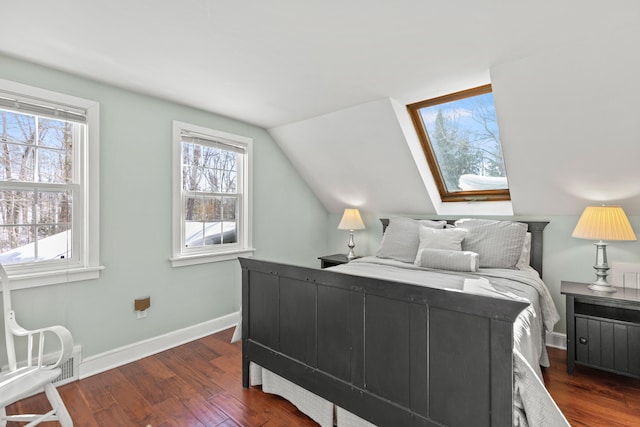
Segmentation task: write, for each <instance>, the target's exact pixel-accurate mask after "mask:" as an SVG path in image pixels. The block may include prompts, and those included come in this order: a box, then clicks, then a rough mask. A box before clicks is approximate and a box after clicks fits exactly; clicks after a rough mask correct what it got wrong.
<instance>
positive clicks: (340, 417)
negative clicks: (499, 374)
mask: <svg viewBox="0 0 640 427" xmlns="http://www.w3.org/2000/svg"><path fill="white" fill-rule="evenodd" d="M331 269H332V270H334V271H338V272H341V273H345V274H352V275H357V276H365V277H375V278H381V279H387V280H393V281H397V282H404V283H410V284H416V285H420V286H429V287H432V288H440V289H448V290H452V291H459V292H470V293H476V294H483V295H488V296H493V297H498V298H509V299H518V300H526V301H527V302H529V303H530V305H529V307H528V308H527V309H525V310H523V311H522V313H520V315H519V316H518V318H517V320H516V322H514V331H513V332H514V420H513V425H514V426H517V427H527V426H529V427H538V426H540V427H543V426H544V427H547V426H554V427H555V426H558V427H561V426H569V424H568V422H567V421H566V419H565V418H564V416H563V415H562V413H561V412H560V410H559V409H558V407H557V406H556V405H555V403H554V402H553V399H552V398H551V396H550V395H549V393H548V392H547V390H546V388H545V387H544V383H543V381H542V372H541V370H540V365H542V366H549V359H548V356H547V352H546V347H545V345H544V335H545V332H546V331H552V330H553V326H554V324H555V323H556V322H557V321H558V320H559V318H560V316H559V314H558V311H557V309H556V307H555V305H554V303H553V300H552V299H551V295H550V294H549V291H548V289H547V287H546V286H545V284H544V283H543V282H542V280H541V279H540V277H539V275H538V273H537V272H536V271H535V270H534V269H528V270H505V269H480V270H479V271H478V272H475V273H460V272H448V271H442V270H431V269H426V268H422V267H417V266H415V265H413V264H409V263H404V262H400V261H394V260H389V259H383V258H377V257H364V258H359V259H356V260H353V261H351V262H350V263H348V264H343V265H339V266H335V267H331ZM426 272H428V273H426ZM265 372H266V373H265ZM260 376H261V377H260ZM280 380H282V381H280ZM254 382H255V383H263V388H264V389H265V391H267V392H272V393H275V394H279V395H281V396H283V397H285V398H287V399H288V400H290V401H291V402H292V403H293V404H294V405H296V406H297V407H298V408H299V409H300V410H302V411H303V412H305V413H307V414H308V415H310V416H311V417H312V418H313V419H315V420H316V421H317V422H318V423H319V424H320V425H321V426H329V427H330V426H331V425H333V424H334V423H335V425H337V426H338V427H364V426H371V425H372V424H370V423H368V422H366V421H364V420H362V419H359V418H358V417H356V416H355V415H353V414H350V413H348V412H346V411H344V410H342V409H340V408H337V407H336V408H333V405H331V404H330V403H329V402H327V401H326V400H324V399H322V398H320V397H318V396H315V399H316V400H315V401H314V399H313V398H312V397H310V396H309V395H310V393H309V392H308V391H306V390H303V389H301V388H300V387H299V386H297V385H295V384H292V383H290V382H288V381H286V380H284V379H282V378H280V377H278V376H276V375H274V374H272V373H270V372H268V371H266V370H263V369H260V368H259V367H254V368H252V383H254ZM265 383H266V384H267V386H266V387H265V386H264V384H265ZM311 396H314V395H311ZM329 414H331V420H332V421H331V422H330V421H329V418H328V417H329ZM550 420H553V424H549V423H548V421H550Z"/></svg>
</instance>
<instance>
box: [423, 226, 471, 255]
mask: <svg viewBox="0 0 640 427" xmlns="http://www.w3.org/2000/svg"><path fill="white" fill-rule="evenodd" d="M466 235H467V231H466V230H462V229H458V228H444V229H434V228H428V227H420V232H419V236H420V244H419V246H418V252H417V253H416V258H415V261H414V263H415V264H418V263H419V262H420V259H421V257H422V250H424V249H446V250H449V251H461V250H462V240H463V239H464V238H465V236H466Z"/></svg>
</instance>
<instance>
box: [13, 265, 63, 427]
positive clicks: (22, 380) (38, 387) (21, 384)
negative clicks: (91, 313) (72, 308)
mask: <svg viewBox="0 0 640 427" xmlns="http://www.w3.org/2000/svg"><path fill="white" fill-rule="evenodd" d="M0 279H1V280H2V300H3V306H4V332H5V338H6V341H7V358H8V361H9V370H8V371H2V372H0V427H5V426H6V425H7V422H8V421H15V422H23V423H24V422H28V423H29V424H27V425H26V426H25V427H30V426H34V425H36V424H40V423H41V422H44V421H58V422H59V423H60V425H62V426H63V427H67V426H69V427H71V426H73V421H71V416H70V415H69V412H68V411H67V408H66V407H65V406H64V403H63V402H62V399H61V398H60V395H59V394H58V390H56V388H55V386H54V385H53V380H55V379H56V378H57V377H58V376H60V373H61V369H60V368H58V366H59V365H60V364H61V363H64V362H65V361H66V360H67V359H68V358H69V356H71V351H72V350H73V338H72V337H71V333H70V332H69V330H67V329H66V328H64V327H62V326H52V327H49V328H42V329H36V330H33V331H29V330H26V329H24V328H22V327H20V325H18V323H17V322H16V316H15V313H14V311H13V310H12V309H11V294H10V290H9V288H10V287H9V277H8V276H7V273H6V271H5V269H4V267H2V265H0ZM52 336H53V337H57V339H58V341H59V348H58V349H56V351H57V352H58V353H57V354H56V356H57V360H56V361H55V363H53V364H50V365H45V364H44V360H43V358H44V357H45V353H44V347H45V338H46V340H47V343H49V342H50V341H51V339H50V338H51V337H52ZM14 337H26V339H27V343H26V344H27V354H26V358H25V361H24V362H22V363H20V365H18V363H17V361H16V348H15V344H14ZM34 341H36V342H35V343H34ZM36 353H37V354H36ZM22 365H24V366H22ZM43 390H44V393H45V395H46V396H47V398H48V399H49V403H50V404H51V408H52V410H51V411H49V412H47V413H46V414H25V415H7V412H6V407H7V406H8V405H10V404H12V403H15V402H17V401H19V400H21V399H24V398H25V397H28V396H31V395H33V394H36V393H39V392H41V391H43Z"/></svg>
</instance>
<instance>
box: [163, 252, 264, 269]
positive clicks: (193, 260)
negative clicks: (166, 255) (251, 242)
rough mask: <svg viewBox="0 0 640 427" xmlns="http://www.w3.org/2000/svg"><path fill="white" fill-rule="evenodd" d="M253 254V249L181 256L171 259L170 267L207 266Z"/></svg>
mask: <svg viewBox="0 0 640 427" xmlns="http://www.w3.org/2000/svg"><path fill="white" fill-rule="evenodd" d="M254 252H255V249H254V248H251V249H240V250H237V251H229V252H218V253H214V254H211V253H209V254H196V255H183V256H179V257H173V258H170V259H169V260H170V261H171V267H185V266H187V265H197V264H207V263H211V262H219V261H228V260H231V259H237V258H238V257H241V256H252V255H253V253H254Z"/></svg>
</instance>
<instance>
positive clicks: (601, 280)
mask: <svg viewBox="0 0 640 427" xmlns="http://www.w3.org/2000/svg"><path fill="white" fill-rule="evenodd" d="M571 237H577V238H578V239H588V240H597V242H596V243H594V245H596V264H595V265H594V266H593V268H594V269H595V270H596V277H597V279H596V281H595V282H592V283H591V284H590V285H589V289H591V290H594V291H600V292H615V291H616V289H615V288H614V287H613V286H611V284H609V283H608V282H607V271H608V270H609V264H607V244H606V243H604V242H603V240H636V235H635V234H634V233H633V229H632V228H631V224H629V220H628V219H627V215H625V213H624V211H623V210H622V208H621V207H620V206H589V207H587V208H586V209H585V210H584V212H583V213H582V216H580V219H579V220H578V224H576V228H575V229H574V230H573V233H572V234H571Z"/></svg>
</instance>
